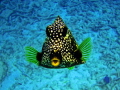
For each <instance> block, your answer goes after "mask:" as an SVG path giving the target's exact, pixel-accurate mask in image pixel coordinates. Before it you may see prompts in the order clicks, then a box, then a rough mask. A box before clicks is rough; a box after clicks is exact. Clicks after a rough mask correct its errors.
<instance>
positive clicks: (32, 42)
mask: <svg viewBox="0 0 120 90" xmlns="http://www.w3.org/2000/svg"><path fill="white" fill-rule="evenodd" d="M58 15H59V16H60V17H61V18H62V19H63V21H64V22H65V24H66V25H67V27H68V28H69V29H70V30H71V32H72V34H73V36H74V38H75V40H76V41H77V43H78V44H80V43H81V42H82V41H83V40H84V39H85V38H87V37H91V39H92V45H93V47H92V53H91V55H90V58H89V59H88V60H87V62H86V63H85V64H82V65H77V66H75V68H74V69H72V70H69V69H68V68H64V69H49V68H44V67H41V66H37V65H35V64H33V63H29V62H27V61H26V59H25V49H24V48H25V47H26V46H32V47H34V48H36V49H37V50H38V51H41V49H42V45H43V43H44V41H45V38H46V32H45V31H46V27H47V26H48V25H50V24H52V23H53V22H54V20H55V19H56V17H57V16H58ZM0 90H120V0H0Z"/></svg>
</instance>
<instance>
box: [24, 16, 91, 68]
mask: <svg viewBox="0 0 120 90" xmlns="http://www.w3.org/2000/svg"><path fill="white" fill-rule="evenodd" d="M91 49H92V44H91V38H90V37H88V38H86V39H85V40H83V42H82V43H81V44H80V45H78V44H77V43H76V41H75V39H74V37H73V35H72V33H71V31H70V30H69V29H68V27H67V26H66V24H65V23H64V22H63V20H62V18H61V17H60V16H58V17H57V18H56V19H55V21H54V23H53V24H51V25H49V26H47V27H46V39H45V42H44V43H43V47H42V51H41V52H38V51H37V50H35V49H34V48H32V47H29V46H27V47H25V51H26V59H27V61H29V62H32V63H35V64H37V65H39V66H43V67H46V68H71V67H73V66H75V65H79V64H84V63H85V62H86V60H87V59H88V58H89V56H90V53H91Z"/></svg>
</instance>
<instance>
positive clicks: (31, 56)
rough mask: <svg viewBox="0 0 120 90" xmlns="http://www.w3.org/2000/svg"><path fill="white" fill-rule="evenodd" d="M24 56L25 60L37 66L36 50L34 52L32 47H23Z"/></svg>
mask: <svg viewBox="0 0 120 90" xmlns="http://www.w3.org/2000/svg"><path fill="white" fill-rule="evenodd" d="M25 53H26V54H25V56H26V60H27V61H29V62H32V63H35V64H37V65H38V64H39V61H38V60H37V59H36V55H37V53H38V51H37V50H35V49H34V48H32V47H29V46H28V47H25Z"/></svg>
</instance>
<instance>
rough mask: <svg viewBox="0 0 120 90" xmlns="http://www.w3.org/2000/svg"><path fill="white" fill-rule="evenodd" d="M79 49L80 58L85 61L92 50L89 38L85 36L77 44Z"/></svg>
mask: <svg viewBox="0 0 120 90" xmlns="http://www.w3.org/2000/svg"><path fill="white" fill-rule="evenodd" d="M78 48H79V50H80V51H81V52H82V60H83V61H86V60H87V59H88V58H89V56H90V54H91V50H92V43H91V38H86V39H85V40H84V41H83V42H82V43H81V44H80V45H79V47H78Z"/></svg>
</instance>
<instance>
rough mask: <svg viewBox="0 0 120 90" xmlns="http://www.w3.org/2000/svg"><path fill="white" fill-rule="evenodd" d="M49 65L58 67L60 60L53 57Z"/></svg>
mask: <svg viewBox="0 0 120 90" xmlns="http://www.w3.org/2000/svg"><path fill="white" fill-rule="evenodd" d="M51 65H52V66H55V67H56V66H58V65H60V59H58V58H57V57H53V58H52V59H51Z"/></svg>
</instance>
